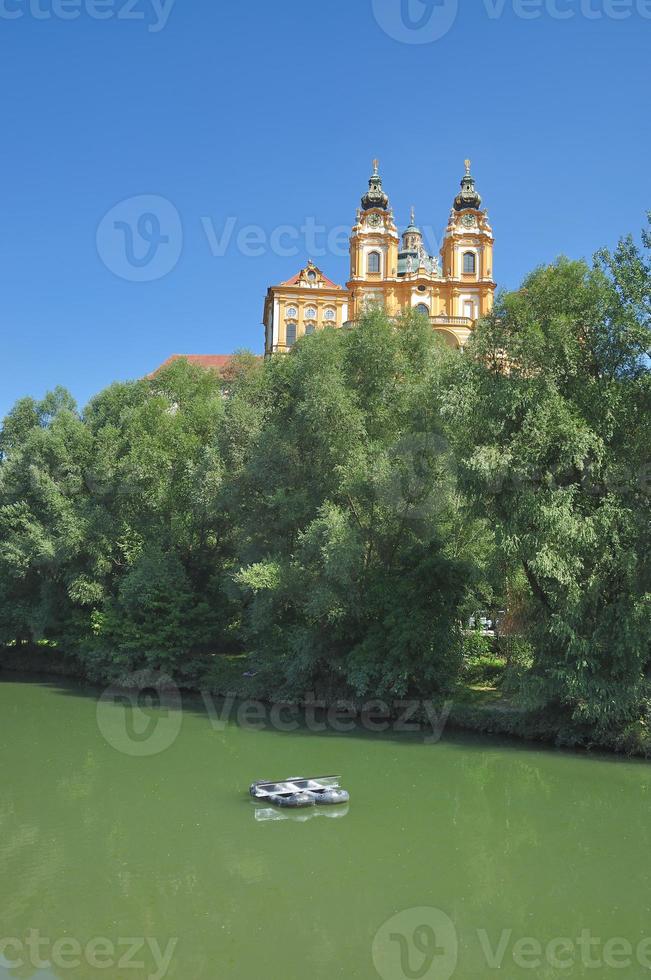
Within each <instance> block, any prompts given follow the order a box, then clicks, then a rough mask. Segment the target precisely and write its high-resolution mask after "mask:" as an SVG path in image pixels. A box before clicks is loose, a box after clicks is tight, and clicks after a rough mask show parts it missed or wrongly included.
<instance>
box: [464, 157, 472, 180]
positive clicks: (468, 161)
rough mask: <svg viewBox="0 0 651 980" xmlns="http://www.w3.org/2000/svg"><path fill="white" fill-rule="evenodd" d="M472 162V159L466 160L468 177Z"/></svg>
mask: <svg viewBox="0 0 651 980" xmlns="http://www.w3.org/2000/svg"><path fill="white" fill-rule="evenodd" d="M471 162H472V161H471V160H466V161H465V164H466V176H467V177H470V164H471Z"/></svg>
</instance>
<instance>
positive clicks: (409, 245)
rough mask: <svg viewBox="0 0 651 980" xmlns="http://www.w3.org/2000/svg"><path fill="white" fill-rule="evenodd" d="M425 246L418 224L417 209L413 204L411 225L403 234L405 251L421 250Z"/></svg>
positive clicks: (403, 248)
mask: <svg viewBox="0 0 651 980" xmlns="http://www.w3.org/2000/svg"><path fill="white" fill-rule="evenodd" d="M422 248H423V234H422V232H421V230H420V228H419V227H418V226H417V224H416V209H415V208H414V206H413V205H412V208H411V213H410V220H409V225H408V226H407V228H405V230H404V232H403V234H402V250H403V252H420V251H422Z"/></svg>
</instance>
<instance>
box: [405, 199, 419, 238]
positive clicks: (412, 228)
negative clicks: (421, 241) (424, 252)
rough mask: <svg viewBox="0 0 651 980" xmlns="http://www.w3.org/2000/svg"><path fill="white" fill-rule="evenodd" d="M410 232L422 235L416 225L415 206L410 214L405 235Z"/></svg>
mask: <svg viewBox="0 0 651 980" xmlns="http://www.w3.org/2000/svg"><path fill="white" fill-rule="evenodd" d="M410 231H411V232H417V233H418V234H419V235H420V228H419V227H418V226H417V224H416V208H415V207H414V206H413V204H412V206H411V211H410V213H409V225H408V227H407V229H406V231H405V235H406V234H408V232H410Z"/></svg>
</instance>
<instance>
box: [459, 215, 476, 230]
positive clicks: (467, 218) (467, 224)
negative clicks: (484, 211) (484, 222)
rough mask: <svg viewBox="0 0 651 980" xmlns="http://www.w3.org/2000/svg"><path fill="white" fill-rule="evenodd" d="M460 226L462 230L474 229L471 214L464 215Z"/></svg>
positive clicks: (473, 219) (473, 220)
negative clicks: (462, 227)
mask: <svg viewBox="0 0 651 980" xmlns="http://www.w3.org/2000/svg"><path fill="white" fill-rule="evenodd" d="M461 224H462V225H463V226H464V228H474V227H475V218H474V216H473V215H472V214H464V216H463V218H462V219H461Z"/></svg>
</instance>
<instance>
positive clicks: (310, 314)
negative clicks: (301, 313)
mask: <svg viewBox="0 0 651 980" xmlns="http://www.w3.org/2000/svg"><path fill="white" fill-rule="evenodd" d="M305 316H306V318H307V319H308V320H315V319H316V306H308V307H307V309H306V310H305Z"/></svg>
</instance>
